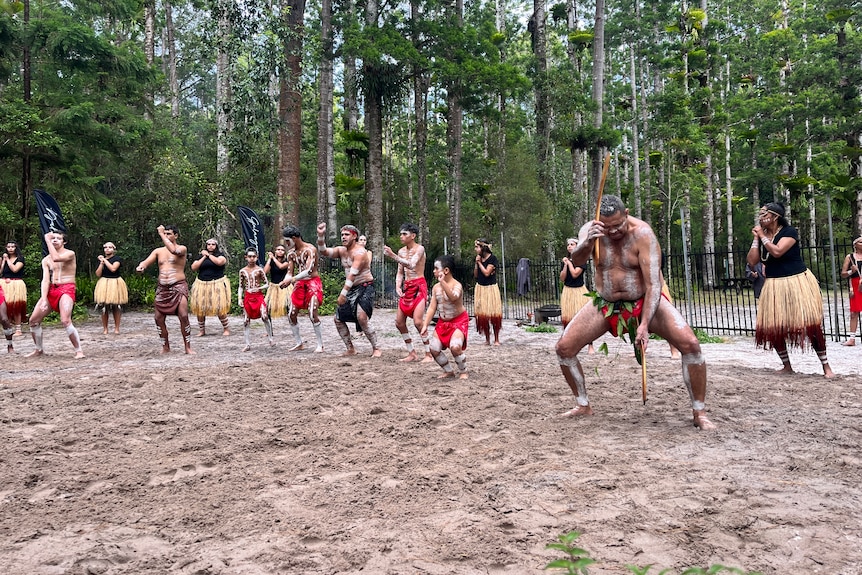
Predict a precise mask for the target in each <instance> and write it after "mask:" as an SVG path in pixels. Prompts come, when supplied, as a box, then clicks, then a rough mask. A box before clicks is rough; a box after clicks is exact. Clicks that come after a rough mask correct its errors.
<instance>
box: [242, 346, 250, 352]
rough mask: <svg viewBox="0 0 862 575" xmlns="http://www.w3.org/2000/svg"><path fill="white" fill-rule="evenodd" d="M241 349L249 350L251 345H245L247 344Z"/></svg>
mask: <svg viewBox="0 0 862 575" xmlns="http://www.w3.org/2000/svg"><path fill="white" fill-rule="evenodd" d="M242 350H243V351H250V350H251V346H250V345H247V346H245V347H244V348H242Z"/></svg>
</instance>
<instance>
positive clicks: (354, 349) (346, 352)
mask: <svg viewBox="0 0 862 575" xmlns="http://www.w3.org/2000/svg"><path fill="white" fill-rule="evenodd" d="M351 355H356V348H355V347H351V348H350V349H348V350H347V351H345V352H344V353H342V354H341V357H348V356H351Z"/></svg>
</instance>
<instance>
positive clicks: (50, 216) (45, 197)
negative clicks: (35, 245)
mask: <svg viewBox="0 0 862 575" xmlns="http://www.w3.org/2000/svg"><path fill="white" fill-rule="evenodd" d="M33 196H34V197H35V198H36V211H37V212H39V229H40V230H42V255H43V256H46V255H48V246H47V245H46V244H45V234H47V233H48V232H63V233H66V232H67V231H68V230H67V228H66V220H64V219H63V212H62V211H60V206H59V205H58V204H57V200H55V199H54V198H53V197H51V195H50V194H48V193H47V192H46V191H45V190H33Z"/></svg>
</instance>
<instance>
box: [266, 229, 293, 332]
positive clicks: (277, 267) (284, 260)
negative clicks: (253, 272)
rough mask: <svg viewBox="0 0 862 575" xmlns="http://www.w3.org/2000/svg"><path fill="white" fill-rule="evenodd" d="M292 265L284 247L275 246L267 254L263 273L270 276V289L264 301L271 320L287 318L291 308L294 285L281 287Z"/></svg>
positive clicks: (267, 290)
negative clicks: (288, 310)
mask: <svg viewBox="0 0 862 575" xmlns="http://www.w3.org/2000/svg"><path fill="white" fill-rule="evenodd" d="M290 263H291V262H290V258H289V257H288V256H287V252H286V250H285V248H284V246H275V247H274V248H273V250H272V251H271V252H269V253H268V254H267V258H266V264H265V265H264V266H263V272H264V273H265V274H266V275H267V276H269V287H268V288H267V289H266V296H265V297H264V301H266V309H267V311H268V313H269V317H271V318H273V317H284V316H286V315H287V308H288V307H290V293H291V292H292V291H293V285H289V286H287V287H281V286H280V285H279V284H280V283H281V282H282V281H284V277H285V276H286V275H287V271H288V268H289V267H290Z"/></svg>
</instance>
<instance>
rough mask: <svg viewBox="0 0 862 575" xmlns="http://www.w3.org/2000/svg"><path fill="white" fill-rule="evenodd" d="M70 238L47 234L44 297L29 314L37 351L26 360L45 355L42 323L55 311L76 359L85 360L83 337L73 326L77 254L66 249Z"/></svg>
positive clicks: (43, 269)
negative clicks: (58, 315) (43, 351)
mask: <svg viewBox="0 0 862 575" xmlns="http://www.w3.org/2000/svg"><path fill="white" fill-rule="evenodd" d="M67 241H68V237H67V236H66V234H65V233H60V232H48V233H47V234H45V244H46V245H47V246H48V255H47V256H45V257H44V258H42V285H41V290H42V295H41V297H40V298H39V301H38V302H36V306H35V307H34V308H33V313H31V314H30V333H31V334H32V335H33V344H34V345H35V346H36V349H35V350H33V351H32V352H30V353H29V354H28V355H27V357H36V356H39V355H42V320H43V319H45V316H47V315H48V314H49V313H51V312H52V311H56V312H59V313H60V322H61V323H62V324H63V327H65V328H66V333H67V334H68V335H69V341H70V342H72V347H74V348H75V359H80V358H82V357H84V352H83V351H82V350H81V338H80V336H79V335H78V330H77V329H75V326H74V325H73V324H72V308H74V307H75V269H76V267H77V259H76V257H75V252H73V251H72V250H69V249H66V242H67Z"/></svg>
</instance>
